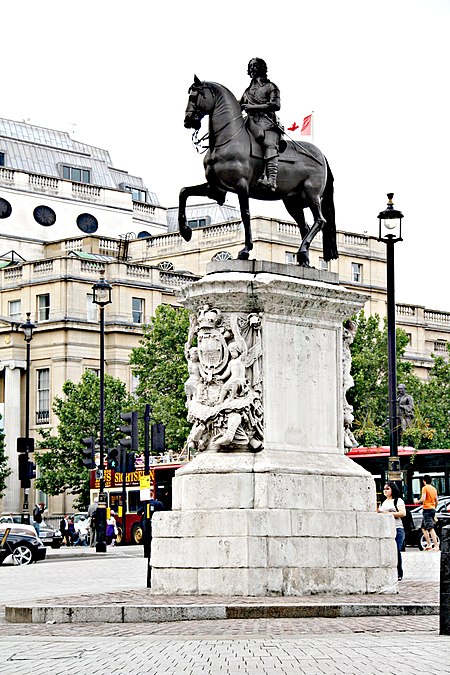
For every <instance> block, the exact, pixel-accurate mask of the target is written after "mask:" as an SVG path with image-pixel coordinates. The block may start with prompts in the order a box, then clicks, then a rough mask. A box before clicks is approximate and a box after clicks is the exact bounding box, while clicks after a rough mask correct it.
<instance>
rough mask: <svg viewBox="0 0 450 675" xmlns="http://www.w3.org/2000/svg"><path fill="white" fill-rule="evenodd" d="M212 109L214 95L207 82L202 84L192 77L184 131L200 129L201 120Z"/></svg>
mask: <svg viewBox="0 0 450 675" xmlns="http://www.w3.org/2000/svg"><path fill="white" fill-rule="evenodd" d="M213 107H214V95H213V92H212V90H211V87H210V86H209V84H208V83H207V82H202V81H201V80H199V79H198V77H197V75H194V83H193V84H192V85H191V87H190V89H189V100H188V104H187V107H186V112H185V114H184V126H185V127H186V129H196V130H198V129H200V127H201V124H202V119H203V117H204V116H205V115H208V114H209V113H210V112H211V110H212V109H213Z"/></svg>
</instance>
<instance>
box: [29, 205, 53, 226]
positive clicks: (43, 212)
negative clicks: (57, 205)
mask: <svg viewBox="0 0 450 675" xmlns="http://www.w3.org/2000/svg"><path fill="white" fill-rule="evenodd" d="M33 216H34V219H35V221H36V222H37V223H39V225H44V227H50V225H54V224H55V222H56V213H55V212H54V211H53V209H51V208H50V207H49V206H36V208H35V209H34V211H33Z"/></svg>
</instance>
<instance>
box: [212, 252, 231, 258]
mask: <svg viewBox="0 0 450 675" xmlns="http://www.w3.org/2000/svg"><path fill="white" fill-rule="evenodd" d="M232 258H233V256H232V255H231V253H229V252H228V251H220V252H219V253H216V254H215V255H213V257H212V258H211V260H232Z"/></svg>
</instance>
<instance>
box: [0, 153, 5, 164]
mask: <svg viewBox="0 0 450 675" xmlns="http://www.w3.org/2000/svg"><path fill="white" fill-rule="evenodd" d="M0 166H5V153H4V152H0Z"/></svg>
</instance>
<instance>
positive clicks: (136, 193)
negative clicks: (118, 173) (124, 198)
mask: <svg viewBox="0 0 450 675" xmlns="http://www.w3.org/2000/svg"><path fill="white" fill-rule="evenodd" d="M125 190H127V191H128V192H131V199H132V200H133V201H134V202H146V201H147V193H146V191H145V190H139V188H134V187H131V186H130V185H125Z"/></svg>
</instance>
